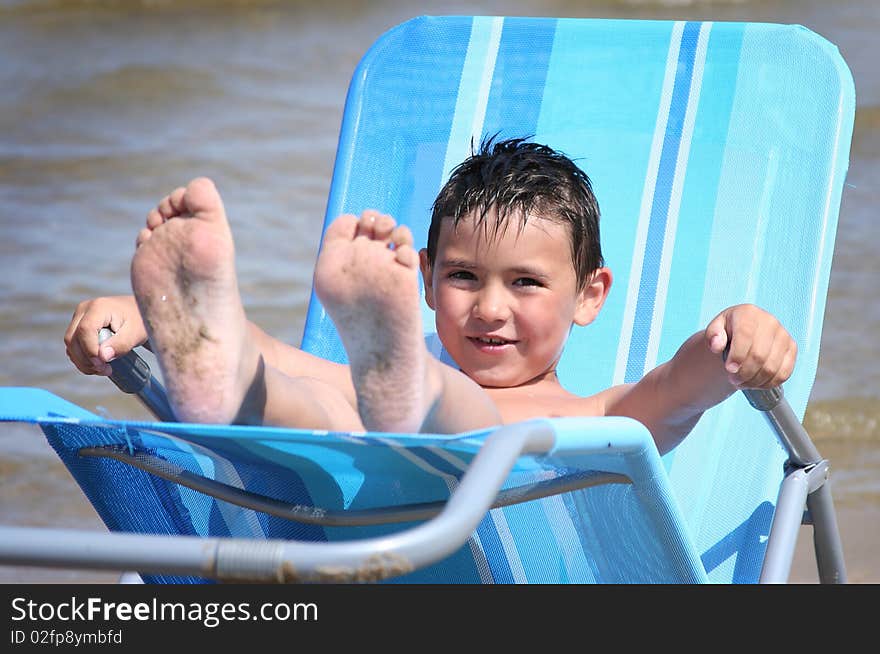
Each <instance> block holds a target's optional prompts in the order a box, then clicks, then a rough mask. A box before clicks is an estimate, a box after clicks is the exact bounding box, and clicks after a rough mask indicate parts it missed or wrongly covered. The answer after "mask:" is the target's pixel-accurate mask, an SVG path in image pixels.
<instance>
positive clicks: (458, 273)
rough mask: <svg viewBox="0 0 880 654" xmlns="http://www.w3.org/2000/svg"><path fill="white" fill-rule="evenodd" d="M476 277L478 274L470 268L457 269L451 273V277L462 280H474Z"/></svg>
mask: <svg viewBox="0 0 880 654" xmlns="http://www.w3.org/2000/svg"><path fill="white" fill-rule="evenodd" d="M476 278H477V277H476V275H474V273H472V272H470V271H468V270H455V271H453V272H451V273H449V279H460V280H467V281H473V280H475V279H476Z"/></svg>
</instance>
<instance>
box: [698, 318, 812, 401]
mask: <svg viewBox="0 0 880 654" xmlns="http://www.w3.org/2000/svg"><path fill="white" fill-rule="evenodd" d="M705 336H706V343H707V345H708V347H709V350H710V351H712V352H714V353H715V354H718V355H720V354H722V353H723V352H724V350H725V348H727V347H728V345H729V346H730V349H729V352H728V354H727V362H726V363H725V364H724V368H725V370H726V371H727V373H728V378H729V380H730V383H731V384H733V385H734V386H736V387H737V388H773V387H776V386H779V385H780V384H782V383H783V382H784V381H786V380H787V379H788V378H789V377H790V376H791V373H792V370H794V363H795V359H796V358H797V344H796V343H795V342H794V339H792V337H791V336H790V335H789V333H788V332H787V331H786V330H785V328H784V327H783V326H782V325H781V324H780V323H779V321H778V320H777V319H776V318H775V317H773V316H772V315H770V314H769V313H767V312H766V311H764V310H763V309H760V308H758V307H756V306H754V305H752V304H739V305H737V306H734V307H730V308H729V309H725V310H724V311H722V312H721V313H719V314H718V315H717V316H716V317H715V318H714V319H713V320H712V322H710V323H709V326H708V327H707V328H706V332H705Z"/></svg>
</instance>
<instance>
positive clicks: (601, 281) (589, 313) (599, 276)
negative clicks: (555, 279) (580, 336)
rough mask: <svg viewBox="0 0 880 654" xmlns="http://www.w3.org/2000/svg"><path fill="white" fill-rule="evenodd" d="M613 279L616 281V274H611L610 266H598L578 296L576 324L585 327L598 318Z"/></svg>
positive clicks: (575, 314) (575, 315)
mask: <svg viewBox="0 0 880 654" xmlns="http://www.w3.org/2000/svg"><path fill="white" fill-rule="evenodd" d="M612 281H614V276H613V275H612V274H611V269H610V268H597V269H596V270H595V271H594V272H593V274H592V276H591V277H590V281H589V282H587V285H586V286H584V288H583V290H582V291H581V292H580V295H579V296H578V306H577V309H576V310H575V313H574V323H575V324H576V325H580V326H581V327H583V326H584V325H589V324H590V323H591V322H593V321H594V320H595V319H596V316H598V315H599V311H600V310H601V309H602V305H604V304H605V298H607V297H608V291H610V290H611V282H612Z"/></svg>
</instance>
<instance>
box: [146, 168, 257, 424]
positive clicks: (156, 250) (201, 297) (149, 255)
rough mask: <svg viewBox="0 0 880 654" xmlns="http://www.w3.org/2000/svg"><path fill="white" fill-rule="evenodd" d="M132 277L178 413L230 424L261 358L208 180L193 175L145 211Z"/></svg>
mask: <svg viewBox="0 0 880 654" xmlns="http://www.w3.org/2000/svg"><path fill="white" fill-rule="evenodd" d="M131 283H132V288H133V289H134V294H135V297H136V298H137V302H138V307H139V308H140V312H141V315H142V316H143V318H144V324H145V326H146V328H147V333H148V334H149V337H150V344H151V347H152V349H153V351H154V353H155V354H156V356H157V358H158V360H159V364H160V365H161V367H162V373H163V377H164V382H165V386H166V389H167V391H168V396H169V400H170V401H171V405H172V407H173V408H174V412H175V414H176V416H177V419H178V420H181V421H185V422H206V423H230V422H232V421H233V420H234V419H235V417H236V416H237V415H238V413H239V410H240V409H241V405H242V402H243V400H244V397H245V394H246V393H247V391H248V388H249V386H250V383H251V381H252V380H253V379H254V375H255V373H256V369H257V366H258V364H259V352H258V351H257V349H256V346H255V345H253V344H251V343H250V342H249V341H248V339H247V319H246V317H245V312H244V308H243V306H242V303H241V298H240V296H239V291H238V282H237V280H236V274H235V249H234V246H233V242H232V232H231V230H230V228H229V223H228V222H227V220H226V212H225V210H224V209H223V202H222V201H221V199H220V195H219V194H218V192H217V189H216V188H215V186H214V184H213V182H211V180H209V179H205V178H199V179H195V180H193V181H192V182H190V184H189V185H188V186H187V187H186V188H178V189H176V190H175V191H174V192H173V193H171V195H169V196H168V197H166V198H164V199H163V200H162V201H161V202H160V203H159V205H158V207H157V208H156V209H154V210H152V211H151V212H150V213H149V214H148V216H147V227H146V228H144V229H143V230H141V232H140V234H139V235H138V239H137V250H136V251H135V254H134V258H133V259H132V262H131Z"/></svg>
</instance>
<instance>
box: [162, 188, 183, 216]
mask: <svg viewBox="0 0 880 654" xmlns="http://www.w3.org/2000/svg"><path fill="white" fill-rule="evenodd" d="M185 190H186V189H184V188H183V187H178V188H176V189H174V190H173V191H172V192H171V193H170V195H166V196H165V197H164V198H162V201H161V202H159V206H158V207H156V211H157V212H158V213H159V215H160V216H162V218H163V219H165V220H168V219H169V218H174V217H175V216H179V215H180V212H179V211H178V210H177V209H176V208H175V206H174V205H175V200H174V199H176V200H177V202H179V198H180V197H182V196H183V193H184V191H185ZM173 198H174V199H173Z"/></svg>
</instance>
